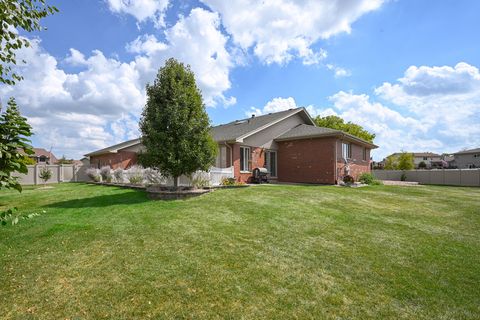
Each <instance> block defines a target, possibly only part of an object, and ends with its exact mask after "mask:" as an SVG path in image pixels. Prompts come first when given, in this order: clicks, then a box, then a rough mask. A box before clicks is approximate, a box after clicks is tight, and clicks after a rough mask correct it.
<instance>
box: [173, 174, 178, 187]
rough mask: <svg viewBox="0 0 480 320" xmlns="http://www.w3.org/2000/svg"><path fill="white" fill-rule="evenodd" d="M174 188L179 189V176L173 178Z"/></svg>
mask: <svg viewBox="0 0 480 320" xmlns="http://www.w3.org/2000/svg"><path fill="white" fill-rule="evenodd" d="M173 187H174V188H175V190H177V189H178V176H177V177H173Z"/></svg>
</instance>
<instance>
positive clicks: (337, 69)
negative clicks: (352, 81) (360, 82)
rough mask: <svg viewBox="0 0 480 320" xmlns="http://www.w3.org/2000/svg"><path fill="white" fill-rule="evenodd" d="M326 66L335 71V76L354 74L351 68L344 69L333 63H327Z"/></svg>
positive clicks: (341, 76)
mask: <svg viewBox="0 0 480 320" xmlns="http://www.w3.org/2000/svg"><path fill="white" fill-rule="evenodd" d="M326 67H327V69H328V70H331V71H333V73H334V76H335V78H343V77H350V76H351V75H352V73H351V72H350V71H349V70H347V69H344V68H342V67H338V66H336V65H333V64H327V65H326Z"/></svg>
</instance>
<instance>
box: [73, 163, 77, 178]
mask: <svg viewBox="0 0 480 320" xmlns="http://www.w3.org/2000/svg"><path fill="white" fill-rule="evenodd" d="M72 170H73V171H72V174H73V181H74V182H77V165H76V164H74V165H73V167H72Z"/></svg>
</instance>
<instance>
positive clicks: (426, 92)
mask: <svg viewBox="0 0 480 320" xmlns="http://www.w3.org/2000/svg"><path fill="white" fill-rule="evenodd" d="M375 93H376V94H377V95H378V96H379V97H380V98H381V99H383V100H384V101H386V102H387V103H391V104H393V105H396V106H398V107H400V108H401V109H402V110H404V112H410V113H412V114H413V115H415V116H416V117H419V118H420V117H421V118H422V119H424V120H423V121H424V122H425V123H426V125H428V126H429V127H435V128H437V131H436V136H437V137H438V138H440V139H447V140H449V141H451V142H452V144H453V145H455V146H456V148H463V147H475V146H478V141H480V126H479V125H478V124H479V123H480V72H479V70H478V68H477V67H475V66H472V65H469V64H468V63H465V62H460V63H458V64H457V65H456V66H454V67H450V66H442V67H429V66H420V67H416V66H412V67H410V68H408V69H407V71H406V72H405V74H404V76H403V77H402V78H400V79H398V81H397V83H393V84H392V83H388V82H387V83H384V84H383V85H381V86H380V87H378V88H376V89H375Z"/></svg>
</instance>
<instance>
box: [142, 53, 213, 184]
mask: <svg viewBox="0 0 480 320" xmlns="http://www.w3.org/2000/svg"><path fill="white" fill-rule="evenodd" d="M140 130H141V134H142V138H141V139H142V143H143V145H144V146H145V149H146V150H145V151H144V152H143V153H142V154H140V156H139V160H140V163H141V164H142V165H143V166H144V167H150V168H153V169H157V170H159V171H160V172H161V173H162V174H164V175H167V176H171V177H173V179H174V183H175V187H178V184H177V181H178V177H180V176H181V175H191V174H193V173H194V172H195V171H197V170H208V169H209V168H210V166H211V165H212V164H213V163H214V162H215V156H216V152H217V145H216V143H215V142H214V141H213V138H212V137H211V135H210V120H209V118H208V114H207V113H206V111H205V105H204V104H203V101H202V95H201V93H200V90H199V89H198V87H197V85H196V83H195V76H194V74H193V72H192V71H191V70H190V67H189V66H185V65H184V64H183V63H180V62H178V61H177V60H175V59H173V58H170V59H169V60H167V61H166V62H165V66H164V67H162V68H160V70H159V72H158V74H157V77H156V79H155V81H154V82H153V84H152V85H147V103H146V105H145V107H144V109H143V112H142V118H141V120H140Z"/></svg>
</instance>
